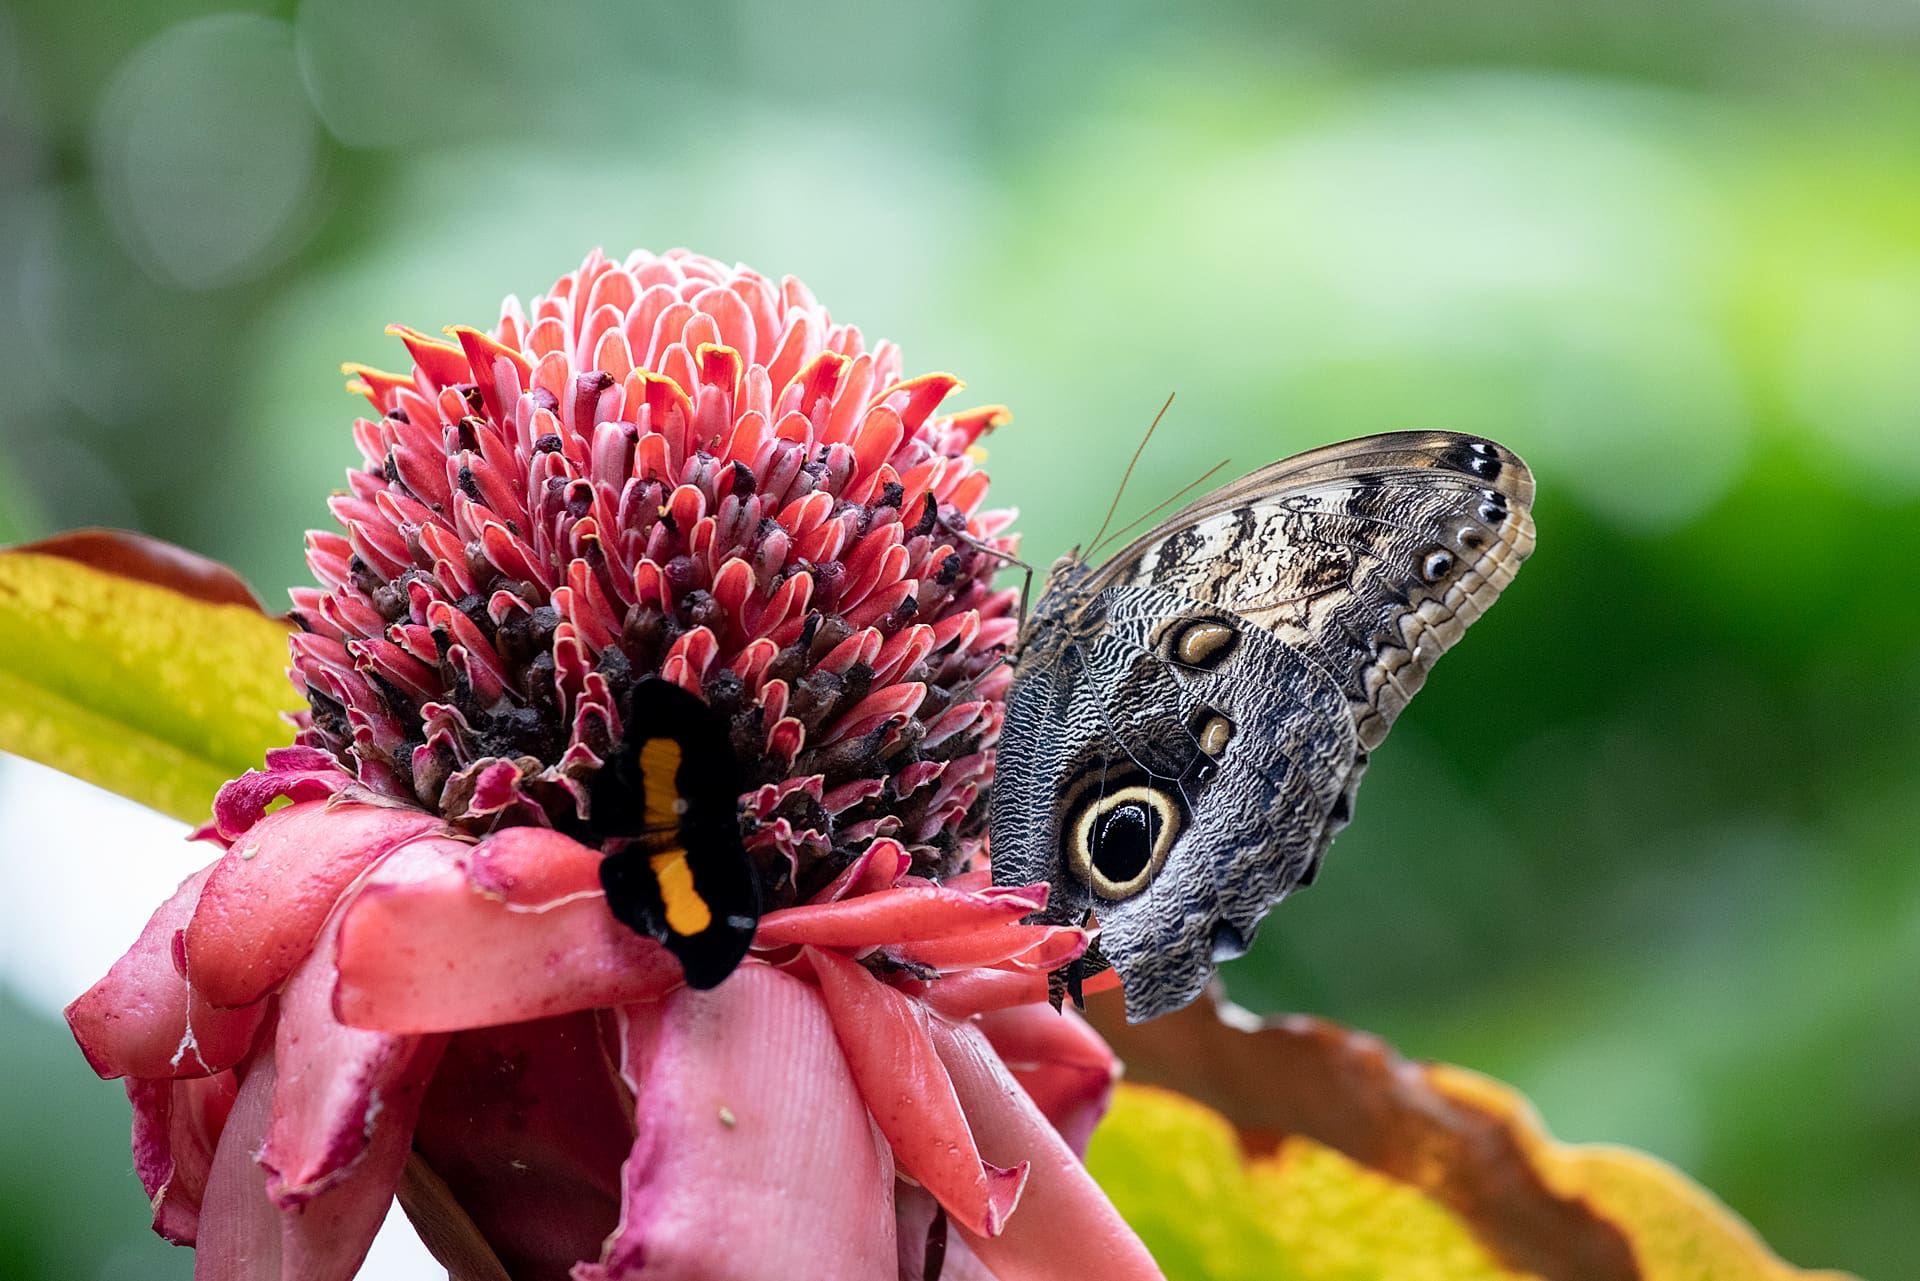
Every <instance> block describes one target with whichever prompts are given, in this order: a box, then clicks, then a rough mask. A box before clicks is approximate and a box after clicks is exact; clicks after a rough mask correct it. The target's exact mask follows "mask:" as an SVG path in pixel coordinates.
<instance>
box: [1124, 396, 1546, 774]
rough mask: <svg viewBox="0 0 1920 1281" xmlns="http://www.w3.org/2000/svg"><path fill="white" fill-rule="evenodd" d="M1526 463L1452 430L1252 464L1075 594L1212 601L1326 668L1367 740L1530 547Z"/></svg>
mask: <svg viewBox="0 0 1920 1281" xmlns="http://www.w3.org/2000/svg"><path fill="white" fill-rule="evenodd" d="M1532 504H1533V476H1532V474H1531V473H1530V472H1529V471H1528V470H1527V466H1526V464H1525V463H1523V462H1521V461H1520V459H1519V457H1518V456H1517V455H1516V454H1514V453H1513V452H1512V451H1511V450H1509V449H1506V448H1505V447H1503V446H1501V445H1497V444H1495V443H1494V442H1492V441H1490V440H1482V439H1480V438H1479V437H1475V436H1465V435H1461V434H1459V433H1455V432H1391V433H1388V434H1386V435H1381V436H1367V437H1364V438H1362V439H1359V440H1351V441H1346V442H1344V443H1342V444H1338V445H1330V446H1328V447H1326V448H1324V449H1316V450H1312V451H1310V452H1308V453H1305V454H1300V455H1297V456H1295V457H1293V458H1288V459H1284V460H1282V461H1280V462H1277V463H1274V464H1273V465H1271V466H1269V467H1264V468H1262V469H1261V470H1259V471H1256V472H1254V473H1252V474H1251V475H1249V476H1245V477H1242V478H1241V479H1240V480H1238V481H1235V482H1234V483H1233V484H1230V485H1227V486H1224V487H1222V488H1221V489H1219V490H1216V491H1214V492H1213V493H1211V494H1208V495H1206V496H1205V497H1203V498H1201V499H1200V500H1199V501H1198V502H1196V503H1194V504H1193V505H1192V506H1190V507H1187V508H1186V509H1184V510H1183V511H1180V512H1179V513H1177V514H1175V515H1174V516H1173V517H1172V518H1171V519H1169V520H1168V521H1167V522H1166V523H1165V524H1163V525H1161V526H1159V527H1158V528H1156V529H1154V530H1152V531H1150V532H1149V533H1148V534H1146V535H1145V536H1143V537H1142V538H1140V539H1137V540H1135V541H1134V542H1133V543H1131V544H1129V545H1128V546H1126V547H1124V548H1122V549H1121V550H1120V551H1119V552H1118V553H1116V554H1115V555H1114V556H1113V558H1112V559H1111V560H1109V561H1108V562H1107V563H1106V564H1104V565H1102V566H1101V567H1100V568H1099V569H1098V570H1097V571H1095V572H1094V574H1093V575H1092V576H1091V578H1090V579H1089V580H1088V581H1087V588H1088V590H1090V591H1097V590H1099V589H1100V588H1101V587H1105V586H1118V585H1122V584H1134V585H1140V586H1148V587H1155V588H1159V589H1161V590H1163V591H1171V592H1178V593H1181V594H1183V595H1187V596H1192V597H1194V598H1196V599H1198V600H1203V601H1208V602H1210V603H1213V604H1217V605H1221V606H1224V607H1225V608H1227V609H1231V610H1233V611H1235V612H1236V613H1238V614H1241V615H1242V616H1244V617H1245V618H1247V619H1248V620H1249V621H1251V622H1253V623H1256V624H1258V625H1259V626H1261V627H1264V628H1266V629H1267V630H1268V631H1270V632H1272V633H1273V634H1274V635H1276V636H1278V637H1279V638H1280V639H1281V640H1283V641H1285V642H1286V643H1287V644H1289V645H1291V646H1293V647H1294V648H1296V649H1298V650H1299V651H1300V652H1301V653H1303V654H1306V655H1307V656H1308V657H1310V658H1312V659H1313V660H1314V661H1315V662H1317V663H1319V664H1320V666H1322V667H1323V668H1325V669H1326V670H1327V672H1328V673H1330V674H1331V675H1332V676H1333V677H1334V678H1335V679H1336V680H1338V681H1339V682H1340V684H1341V686H1342V687H1343V688H1344V689H1345V690H1346V692H1347V698H1348V701H1349V703H1350V704H1351V705H1352V708H1353V715H1354V721H1355V724H1356V725H1357V726H1358V727H1359V732H1360V743H1361V746H1362V748H1364V749H1367V750H1371V749H1372V748H1374V747H1376V746H1378V745H1379V743H1380V741H1381V740H1382V739H1384V738H1385V737H1386V734H1387V730H1388V728H1389V727H1390V726H1391V725H1392V724H1393V720H1394V718H1395V717H1396V716H1398V715H1399V713H1400V710H1401V709H1402V708H1403V707H1405V706H1406V704H1407V701H1408V700H1409V699H1411V698H1412V697H1413V695H1414V693H1415V692H1417V691H1418V690H1419V688H1420V686H1421V685H1422V684H1424V683H1425V681H1426V678H1427V673H1428V671H1430V670H1431V669H1432V667H1433V664H1434V663H1435V661H1437V660H1438V659H1439V657H1440V655H1441V654H1443V653H1445V652H1446V650H1447V649H1448V648H1449V647H1451V646H1452V645H1453V644H1454V642H1456V641H1457V640H1459V639H1460V637H1461V635H1462V634H1464V633H1465V631H1466V629H1467V627H1468V626H1469V625H1470V624H1471V623H1472V622H1473V620H1474V619H1476V618H1478V617H1479V616H1480V614H1481V613H1482V612H1483V611H1484V610H1485V609H1486V608H1487V607H1488V606H1489V605H1491V604H1492V603H1493V601H1494V598H1495V597H1497V596H1498V595H1499V594H1500V591H1501V589H1502V588H1504V587H1505V586H1506V585H1507V584H1508V583H1509V582H1511V581H1512V580H1513V575H1514V573H1515V572H1516V571H1517V570H1518V569H1519V568H1520V563H1521V562H1522V561H1523V560H1525V559H1526V558H1527V555H1528V554H1529V553H1530V552H1531V551H1532V550H1533V542H1534V530H1533V516H1532V512H1531V510H1530V509H1531V507H1532Z"/></svg>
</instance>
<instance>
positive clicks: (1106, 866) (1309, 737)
mask: <svg viewBox="0 0 1920 1281" xmlns="http://www.w3.org/2000/svg"><path fill="white" fill-rule="evenodd" d="M1097 613H1098V616H1099V617H1100V619H1101V623H1102V626H1101V630H1100V631H1099V633H1098V634H1097V636H1096V637H1095V638H1094V639H1093V640H1092V641H1091V642H1090V643H1089V644H1086V645H1083V646H1082V648H1081V651H1080V654H1079V658H1080V660H1081V661H1080V664H1079V667H1080V673H1079V676H1080V680H1081V681H1083V682H1085V687H1084V688H1079V687H1076V688H1074V689H1073V690H1072V691H1071V692H1070V693H1069V694H1068V695H1067V701H1069V702H1070V703H1071V704H1073V705H1074V706H1075V707H1077V708H1082V709H1085V717H1086V723H1088V724H1094V725H1097V726H1098V727H1099V732H1098V734H1097V735H1094V736H1092V737H1090V738H1089V739H1087V740H1086V741H1085V743H1084V745H1083V747H1082V748H1081V750H1082V751H1083V752H1084V753H1086V754H1087V756H1088V757H1089V758H1090V759H1091V760H1093V761H1096V762H1098V763H1099V768H1094V767H1092V766H1090V765H1080V764H1077V763H1076V768H1074V769H1073V770H1072V771H1071V772H1069V773H1067V774H1066V777H1067V778H1068V779H1069V780H1070V782H1069V785H1068V786H1067V787H1066V788H1065V789H1063V791H1062V800H1061V811H1062V814H1063V819H1064V821H1063V822H1062V825H1061V828H1060V830H1059V835H1058V838H1057V839H1058V840H1059V841H1060V844H1061V848H1062V850H1063V859H1062V861H1063V864H1064V866H1065V868H1066V870H1067V871H1068V872H1069V875H1068V876H1067V877H1066V878H1065V879H1066V881H1067V887H1066V889H1067V891H1068V898H1067V900H1066V901H1067V903H1068V906H1067V907H1066V908H1064V909H1063V910H1064V911H1068V912H1071V911H1078V910H1084V909H1085V908H1088V907H1090V908H1091V910H1092V911H1093V913H1094V916H1095V919H1096V921H1097V924H1098V925H1099V931H1100V932H1099V948H1100V953H1101V955H1102V957H1104V959H1105V960H1106V961H1107V962H1108V963H1110V964H1111V965H1112V966H1113V968H1114V969H1115V970H1116V971H1117V972H1118V973H1119V976H1120V981H1121V985H1122V987H1123V988H1124V989H1125V991H1126V999H1127V1017H1128V1018H1129V1019H1130V1020H1132V1021H1134V1022H1139V1021H1141V1020H1143V1019H1148V1018H1152V1017H1154V1016H1155V1015H1158V1014H1163V1013H1165V1012H1167V1011H1169V1010H1173V1009H1177V1008H1179V1007H1180V1006H1181V1005H1184V1004H1186V1003H1187V1002H1188V1001H1190V1000H1192V999H1193V998H1194V997H1195V996H1196V995H1198V994H1199V992H1200V991H1201V990H1202V989H1203V988H1204V987H1205V986H1206V982H1207V980H1208V978H1209V977H1211V975H1212V974H1213V972H1214V969H1215V967H1216V966H1217V965H1218V963H1219V962H1220V961H1222V960H1227V959H1231V958H1232V957H1235V956H1238V955H1240V954H1241V953H1242V952H1244V951H1245V950H1246V948H1247V947H1248V946H1249V944H1250V943H1251V941H1252V939H1253V937H1254V934H1255V931H1256V930H1257V929H1258V928H1259V925H1260V922H1261V920H1262V919H1263V918H1264V917H1265V916H1266V914H1267V912H1268V911H1269V910H1271V909H1272V907H1273V905H1274V904H1275V903H1277V902H1279V900H1280V899H1281V898H1283V897H1285V895H1286V894H1287V893H1288V892H1289V891H1291V890H1292V889H1293V888H1294V887H1295V886H1296V885H1299V884H1301V883H1302V882H1303V881H1304V880H1305V879H1306V878H1307V876H1308V875H1309V874H1310V873H1311V870H1312V869H1313V867H1314V866H1315V864H1316V863H1317V861H1318V859H1319V857H1320V855H1321V853H1322V852H1323V851H1324V849H1325V847H1326V842H1327V840H1328V839H1329V838H1330V836H1331V834H1332V832H1333V831H1334V830H1337V828H1338V827H1339V826H1340V824H1341V823H1342V822H1343V821H1344V812H1343V806H1342V798H1343V796H1344V795H1345V792H1346V790H1347V787H1348V783H1349V779H1350V777H1351V774H1352V772H1353V771H1354V770H1355V769H1357V768H1358V766H1359V761H1360V751H1359V745H1358V742H1357V738H1356V734H1355V729H1354V724H1353V719H1352V717H1351V716H1350V715H1349V714H1348V710H1347V700H1346V697H1345V695H1344V694H1343V692H1342V691H1341V690H1340V688H1339V686H1338V685H1337V684H1336V683H1335V682H1334V681H1333V680H1332V679H1331V678H1329V677H1328V676H1327V674H1326V673H1325V672H1324V671H1322V670H1321V669H1320V668H1319V667H1318V666H1317V665H1316V664H1315V663H1313V662H1312V661H1311V660H1310V659H1308V658H1307V657H1306V656H1305V655H1303V654H1301V653H1300V652H1299V651H1297V650H1294V649H1292V648H1290V647H1289V646H1287V645H1286V644H1284V643H1282V642H1281V641H1279V640H1278V639H1276V638H1275V637H1273V636H1272V635H1271V634H1269V633H1267V632H1266V631H1264V630H1263V629H1261V628H1258V627H1254V626H1252V625H1250V624H1249V623H1248V622H1247V621H1246V620H1245V619H1243V618H1239V617H1236V616H1235V615H1233V614H1232V613H1230V612H1228V611H1225V610H1222V609H1220V608H1219V607H1217V606H1211V605H1207V604H1204V603H1202V602H1198V601H1193V600H1190V599H1185V598H1181V597H1177V596H1172V595H1169V594H1167V593H1164V592H1156V591H1152V590H1149V589H1145V588H1137V587H1123V588H1109V589H1107V590H1106V591H1103V592H1102V593H1101V594H1100V597H1099V599H1098V602H1097ZM1103 824H1105V825H1106V826H1104V827H1103V826H1102V825H1103ZM996 835H997V834H996ZM995 858H996V864H995V866H996V870H997V868H998V854H997V853H996V856H995ZM1074 894H1077V895H1078V897H1072V895H1074ZM1051 908H1052V903H1051V901H1050V902H1049V909H1050V911H1051ZM1062 919H1067V918H1065V917H1063V918H1062ZM1076 919H1077V918H1076Z"/></svg>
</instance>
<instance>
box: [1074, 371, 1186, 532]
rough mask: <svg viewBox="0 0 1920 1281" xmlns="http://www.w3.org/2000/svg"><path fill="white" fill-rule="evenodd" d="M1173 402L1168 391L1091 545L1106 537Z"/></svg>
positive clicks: (1121, 478)
mask: <svg viewBox="0 0 1920 1281" xmlns="http://www.w3.org/2000/svg"><path fill="white" fill-rule="evenodd" d="M1172 404H1173V393H1172V392H1168V393H1167V403H1166V404H1164V405H1162V406H1160V412H1159V413H1157V414H1155V415H1154V416H1153V421H1152V422H1151V423H1149V424H1147V434H1146V435H1144V436H1142V437H1141V438H1140V444H1139V447H1138V448H1136V449H1135V450H1134V451H1133V457H1132V458H1131V459H1129V460H1128V462H1127V470H1126V474H1125V475H1123V476H1121V477H1120V488H1118V489H1116V490H1114V491H1113V502H1112V503H1110V504H1109V505H1108V507H1107V518H1106V519H1105V520H1103V521H1101V522H1100V532H1099V533H1097V534H1095V535H1094V536H1093V542H1092V543H1090V544H1089V547H1098V546H1099V545H1100V540H1101V539H1102V538H1105V537H1106V535H1107V526H1108V525H1111V524H1112V523H1113V514H1114V513H1115V512H1117V511H1119V510H1120V499H1121V497H1122V496H1124V495H1125V494H1126V492H1127V482H1128V481H1129V480H1131V479H1133V469H1134V467H1135V465H1136V464H1138V463H1139V461H1140V455H1142V454H1144V453H1146V452H1147V442H1148V441H1150V440H1152V439H1153V429H1154V428H1155V427H1158V426H1159V425H1160V420H1161V419H1162V418H1165V417H1166V416H1167V410H1168V408H1169V407H1171V406H1172Z"/></svg>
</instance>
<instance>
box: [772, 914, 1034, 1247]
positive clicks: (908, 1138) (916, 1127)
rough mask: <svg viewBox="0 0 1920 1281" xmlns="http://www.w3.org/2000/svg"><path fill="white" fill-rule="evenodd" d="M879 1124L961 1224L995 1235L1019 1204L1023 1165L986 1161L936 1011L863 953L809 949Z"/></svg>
mask: <svg viewBox="0 0 1920 1281" xmlns="http://www.w3.org/2000/svg"><path fill="white" fill-rule="evenodd" d="M807 959H808V960H809V961H811V962H812V963H813V967H814V972H815V973H816V974H817V975H818V976H819V978H820V994H821V996H822V997H823V998H825V1000H826V1003H827V1011H828V1013H830V1014H831V1015H832V1016H833V1026H834V1030H835V1032H836V1033H837V1034H838V1036H839V1038H840V1048H841V1050H842V1051H843V1052H844V1053H845V1054H846V1056H847V1066H848V1067H849V1068H850V1069H852V1072H853V1079H854V1080H855V1081H856V1082H858V1083H859V1086H860V1093H861V1095H862V1096H863V1097H864V1098H865V1099H866V1102H867V1109H868V1111H870V1112H871V1113H872V1114H873V1121H874V1124H875V1125H877V1126H879V1127H880V1133H882V1134H884V1135H886V1136H887V1142H888V1143H890V1144H892V1146H893V1153H894V1157H895V1158H896V1159H897V1160H898V1161H899V1162H900V1165H901V1167H902V1168H903V1169H905V1170H906V1172H907V1173H908V1174H911V1175H912V1176H913V1177H914V1178H915V1179H917V1180H919V1182H920V1183H921V1184H922V1185H923V1186H924V1187H925V1188H926V1189H927V1190H928V1191H929V1192H931V1193H933V1195H934V1196H935V1197H936V1198H938V1200H939V1202H940V1204H941V1205H943V1206H945V1207H946V1208H947V1213H949V1214H951V1215H952V1216H953V1217H954V1220H955V1221H956V1222H958V1223H962V1224H965V1225H966V1226H967V1227H969V1228H971V1229H972V1230H973V1231H975V1232H979V1233H982V1234H984V1235H987V1236H992V1235H994V1234H995V1233H997V1232H999V1231H1000V1230H1001V1228H1002V1227H1003V1226H1004V1225H1005V1224H1006V1221H1007V1216H1008V1215H1010V1214H1012V1213H1013V1209H1014V1206H1015V1205H1016V1204H1018V1203H1019V1200H1020V1190H1021V1187H1022V1186H1023V1185H1024V1184H1025V1182H1026V1177H1027V1165H1026V1162H1024V1161H1019V1162H1016V1163H1014V1164H1011V1165H1009V1166H1005V1167H1002V1166H997V1165H992V1164H988V1163H987V1162H984V1161H982V1160H981V1157H980V1154H979V1152H977V1151H976V1150H975V1149H974V1145H973V1137H972V1135H971V1134H970V1133H969V1132H968V1129H967V1119H966V1117H965V1115H964V1114H963V1113H962V1112H961V1109H960V1102H959V1100H958V1099H956V1098H955V1097H954V1092H953V1085H952V1083H951V1082H949V1081H948V1080H947V1072H946V1068H945V1067H943V1066H942V1065H941V1062H940V1058H939V1056H938V1055H937V1054H936V1053H935V1052H934V1047H933V1042H932V1040H931V1037H930V1033H929V1031H928V1028H929V1024H930V1023H931V1022H932V1016H931V1015H929V1014H928V1012H927V1009H926V1007H925V1006H923V1005H921V1004H920V1003H919V1002H917V1001H913V1000H909V999H908V998H907V997H905V996H902V995H901V994H900V993H899V992H896V991H894V990H893V989H892V988H890V987H888V986H887V985H886V984H884V983H882V982H880V981H879V980H878V979H876V978H874V977H873V975H872V974H870V973H868V972H867V970H866V968H865V967H863V966H862V965H860V964H859V962H857V961H850V960H848V959H846V958H845V957H843V956H838V955H836V954H834V953H832V952H823V951H820V950H818V949H816V948H809V949H808V950H807Z"/></svg>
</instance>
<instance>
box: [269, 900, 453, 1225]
mask: <svg viewBox="0 0 1920 1281" xmlns="http://www.w3.org/2000/svg"><path fill="white" fill-rule="evenodd" d="M334 932H335V931H334V929H333V928H329V929H328V930H327V932H326V933H325V934H323V935H322V936H321V940H320V943H319V945H318V946H316V947H315V948H314V950H313V953H312V954H311V955H310V956H308V957H307V959H306V961H305V962H303V963H302V965H301V967H300V969H299V970H298V971H296V972H295V974H294V976H293V979H292V980H291V981H290V982H289V983H288V984H287V987H286V990H285V991H284V992H282V993H281V995H280V1018H279V1024H278V1027H277V1028H276V1030H275V1033H274V1047H273V1061H274V1065H275V1070H276V1072H277V1073H278V1076H279V1083H278V1084H277V1085H276V1087H275V1089H274V1098H273V1122H272V1124H271V1126H270V1127H269V1128H268V1131H267V1140H266V1145H265V1146H264V1147H263V1148H262V1149H261V1151H260V1156H259V1161H260V1164H261V1165H262V1166H263V1167H264V1168H265V1169H266V1171H267V1195H268V1196H269V1197H270V1198H272V1200H273V1203H274V1204H275V1205H277V1206H280V1207H282V1208H283V1209H284V1208H287V1207H291V1206H297V1205H301V1204H304V1203H305V1202H307V1201H310V1200H312V1199H313V1198H314V1197H315V1196H317V1195H319V1194H320V1193H322V1192H324V1191H326V1190H327V1189H328V1188H330V1187H332V1186H334V1185H336V1184H337V1183H339V1182H340V1181H341V1180H342V1179H343V1178H344V1177H345V1176H347V1175H348V1174H351V1173H355V1166H356V1163H358V1162H360V1161H361V1160H362V1159H363V1158H364V1157H365V1156H366V1154H367V1151H368V1148H369V1146H370V1145H371V1143H372V1141H373V1138H374V1134H375V1130H376V1121H377V1122H378V1123H379V1124H383V1125H399V1126H402V1127H403V1128H404V1129H405V1130H406V1131H407V1132H408V1133H409V1134H411V1133H412V1130H413V1113H414V1112H415V1111H416V1110H417V1109H418V1108H419V1106H420V1101H421V1099H422V1098H423V1097H424V1096H425V1094H426V1087H427V1081H428V1079H429V1078H431V1077H432V1075H433V1069H434V1065H435V1064H436V1063H438V1062H439V1059H440V1053H441V1051H442V1050H443V1049H444V1048H445V1045H446V1038H444V1037H439V1036H432V1037H415V1036H399V1035H391V1034H388V1033H383V1032H368V1031H364V1030H362V1029H360V1028H352V1027H347V1026H345V1025H343V1024H341V1023H340V1022H339V1021H337V1020H336V1019H335V1018H334V1016H333V988H334V982H335V972H334Z"/></svg>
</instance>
